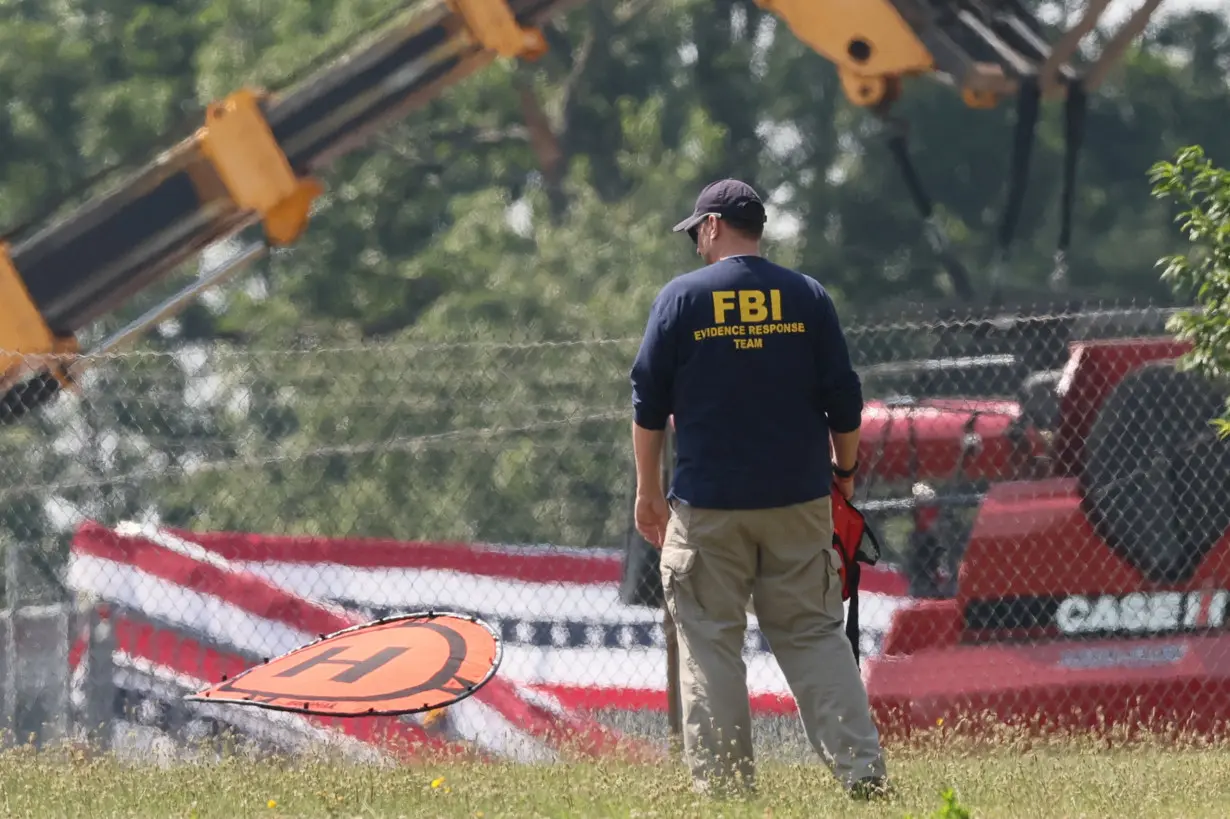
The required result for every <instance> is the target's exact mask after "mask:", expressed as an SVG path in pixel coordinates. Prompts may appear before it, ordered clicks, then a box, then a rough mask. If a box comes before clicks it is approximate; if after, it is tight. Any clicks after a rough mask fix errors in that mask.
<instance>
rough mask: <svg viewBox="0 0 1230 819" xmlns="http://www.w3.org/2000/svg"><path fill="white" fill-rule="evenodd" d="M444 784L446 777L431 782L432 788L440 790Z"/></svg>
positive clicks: (438, 777)
mask: <svg viewBox="0 0 1230 819" xmlns="http://www.w3.org/2000/svg"><path fill="white" fill-rule="evenodd" d="M443 784H444V777H442V776H437V777H436V778H435V779H433V780H431V787H432V788H438V787H440V786H441V785H443Z"/></svg>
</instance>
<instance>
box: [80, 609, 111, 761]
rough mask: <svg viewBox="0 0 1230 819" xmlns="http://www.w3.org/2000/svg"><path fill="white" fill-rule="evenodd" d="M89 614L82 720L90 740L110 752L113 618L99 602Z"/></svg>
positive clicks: (94, 744)
mask: <svg viewBox="0 0 1230 819" xmlns="http://www.w3.org/2000/svg"><path fill="white" fill-rule="evenodd" d="M86 618H87V628H88V632H87V634H88V637H87V640H86V657H85V663H86V673H85V680H84V682H83V689H84V692H85V702H84V703H83V706H82V709H81V710H82V720H83V721H84V723H85V725H84V733H85V736H86V743H87V744H88V745H89V746H90V747H92V748H95V749H97V750H98V751H100V752H106V751H108V750H110V748H111V732H112V720H113V719H114V718H115V671H114V668H113V662H114V651H115V634H114V633H113V631H112V629H111V623H110V621H109V620H107V619H106V618H104V617H102V616H101V615H100V614H99V610H98V607H97V606H90V608H89V611H88V612H87V614H86Z"/></svg>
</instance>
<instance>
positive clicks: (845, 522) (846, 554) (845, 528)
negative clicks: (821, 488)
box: [832, 481, 881, 662]
mask: <svg viewBox="0 0 1230 819" xmlns="http://www.w3.org/2000/svg"><path fill="white" fill-rule="evenodd" d="M832 498H833V548H834V549H836V550H837V554H839V555H840V556H841V599H842V600H849V601H850V610H849V612H848V613H847V614H846V637H847V638H849V640H850V647H851V648H852V649H853V650H854V661H855V662H858V661H859V650H858V643H859V627H858V583H859V578H860V576H861V574H862V566H860V565H859V564H860V563H862V564H866V565H868V566H874V565H875V564H876V563H878V562H879V560H880V554H881V550H880V541H879V540H878V539H877V538H876V535H875V532H874V531H872V529H871V527H870V526H868V525H867V519H866V518H864V517H863V513H862V512H860V511H859V510H858V509H856V508H855V506H854V504H852V503H850V502H849V501H848V500H846V497H845V495H843V494H841V491H840V490H839V489H838V488H837V482H836V481H834V482H833V492H832ZM864 544H867V545H868V548H864Z"/></svg>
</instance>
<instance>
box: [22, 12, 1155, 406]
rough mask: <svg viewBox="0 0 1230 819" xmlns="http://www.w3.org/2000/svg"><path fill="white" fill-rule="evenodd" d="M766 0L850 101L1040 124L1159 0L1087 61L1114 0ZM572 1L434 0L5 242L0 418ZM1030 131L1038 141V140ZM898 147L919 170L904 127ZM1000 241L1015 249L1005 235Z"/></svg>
mask: <svg viewBox="0 0 1230 819" xmlns="http://www.w3.org/2000/svg"><path fill="white" fill-rule="evenodd" d="M757 1H758V3H759V4H760V5H761V6H762V7H763V8H765V9H767V10H768V11H770V12H771V13H773V14H775V15H777V16H778V17H779V18H781V19H782V20H783V21H784V22H785V23H786V24H787V25H788V26H789V27H790V29H791V31H792V32H793V33H794V34H795V36H797V37H798V38H799V39H800V40H801V41H802V42H804V43H806V44H807V45H808V46H810V47H811V48H813V49H815V50H816V51H817V52H818V53H820V54H822V55H823V56H824V57H826V58H827V59H829V60H830V61H832V62H833V63H834V64H835V66H836V67H837V70H838V72H839V74H840V77H841V81H842V87H843V89H844V91H845V94H846V95H847V97H848V98H849V99H850V101H851V102H853V103H854V104H856V105H859V106H866V107H870V108H874V109H875V110H877V111H879V112H884V111H886V110H887V108H888V106H890V105H891V104H892V102H893V101H894V100H896V99H897V98H898V97H899V95H900V93H901V84H902V80H903V79H905V78H907V77H911V76H922V75H930V76H934V77H937V78H939V79H941V80H943V81H944V82H947V83H949V84H951V85H952V86H953V87H955V88H956V89H958V90H959V92H960V93H961V95H962V97H963V99H964V100H965V101H966V103H967V104H968V105H970V106H973V107H980V108H981V107H987V106H990V105H994V104H995V103H996V101H997V100H999V99H1001V98H1004V97H1011V96H1017V97H1019V98H1021V99H1022V100H1023V103H1022V112H1023V115H1024V116H1025V117H1027V118H1030V119H1029V121H1028V122H1027V123H1026V124H1027V125H1028V126H1029V129H1030V131H1031V129H1032V117H1033V116H1036V101H1037V99H1038V98H1040V97H1044V96H1050V95H1062V94H1065V93H1066V94H1068V96H1069V98H1070V99H1075V98H1083V95H1084V94H1085V93H1087V92H1088V91H1092V90H1094V89H1096V87H1097V86H1098V85H1099V84H1100V83H1101V82H1102V81H1103V80H1104V79H1105V77H1106V74H1107V72H1108V70H1109V67H1110V66H1111V65H1113V64H1114V62H1115V61H1117V60H1118V59H1119V57H1120V56H1121V55H1122V53H1123V50H1124V49H1125V48H1126V47H1127V45H1128V43H1129V42H1130V41H1131V40H1132V39H1133V38H1134V37H1136V36H1137V35H1138V34H1139V33H1140V32H1141V31H1142V30H1143V28H1144V26H1145V24H1146V23H1147V22H1148V20H1149V18H1150V17H1151V15H1152V14H1153V12H1154V11H1155V10H1156V8H1157V7H1158V5H1159V4H1160V0H1143V3H1142V5H1141V6H1140V7H1139V9H1138V10H1137V11H1136V12H1135V14H1133V15H1132V16H1131V18H1130V19H1129V20H1128V22H1127V23H1126V24H1125V25H1124V26H1123V27H1122V28H1121V29H1120V30H1119V32H1118V33H1117V35H1116V36H1115V37H1114V38H1113V39H1112V41H1111V43H1110V45H1109V46H1108V47H1107V48H1106V49H1105V51H1104V53H1103V54H1102V55H1101V57H1100V58H1099V59H1098V60H1097V61H1095V62H1093V63H1092V64H1091V65H1090V66H1089V67H1088V68H1087V69H1085V70H1084V71H1079V72H1078V71H1077V70H1076V69H1075V68H1074V67H1073V66H1072V65H1071V64H1070V60H1071V57H1072V56H1073V54H1074V53H1075V52H1076V48H1077V45H1078V43H1079V42H1080V39H1081V37H1083V36H1084V35H1085V34H1087V33H1089V31H1091V30H1092V28H1093V26H1094V25H1095V24H1096V22H1097V21H1098V19H1100V17H1101V16H1102V15H1103V13H1104V12H1105V10H1106V7H1107V5H1108V0H1089V2H1088V5H1087V7H1086V9H1085V12H1084V14H1083V15H1082V17H1081V18H1080V20H1079V22H1078V23H1077V25H1075V26H1074V27H1073V28H1072V29H1070V30H1069V31H1067V32H1064V33H1063V34H1062V35H1061V36H1060V37H1058V38H1057V39H1056V41H1055V43H1054V45H1049V44H1048V41H1047V39H1046V37H1045V35H1044V33H1043V28H1042V26H1041V25H1040V24H1039V23H1038V21H1037V20H1036V19H1035V18H1034V17H1033V16H1031V15H1030V14H1029V13H1028V12H1027V11H1026V10H1025V8H1024V7H1023V6H1022V5H1021V4H1020V3H1019V2H1016V0H757ZM578 2H580V0H436V2H433V3H429V4H428V5H426V6H425V7H423V8H422V9H421V10H419V11H418V12H417V13H415V14H414V15H413V17H412V18H411V19H410V20H409V22H407V23H404V24H401V25H398V26H396V27H394V28H393V29H392V30H390V31H389V32H387V33H386V34H384V35H383V36H382V37H380V38H379V39H378V40H377V41H376V42H375V43H373V44H371V45H369V46H367V47H366V48H364V49H362V50H361V51H359V52H358V53H356V54H354V55H352V56H351V57H350V58H349V59H347V60H345V61H342V62H341V63H339V64H338V65H335V66H330V67H327V68H324V69H322V70H320V71H318V72H317V73H316V74H315V75H314V76H312V77H310V78H309V79H308V80H306V81H305V82H303V83H302V84H300V85H299V86H297V87H296V88H294V89H292V90H290V91H289V92H287V93H285V94H283V95H280V96H277V97H275V96H272V95H269V94H266V93H264V92H263V91H261V90H259V89H239V90H237V91H235V92H234V93H232V94H231V95H229V96H227V97H226V98H225V99H222V100H219V101H217V102H215V103H213V104H212V105H210V106H209V107H208V109H207V111H206V114H205V121H204V122H203V123H202V125H201V127H200V128H199V129H198V130H197V132H196V133H195V134H193V135H192V136H191V137H190V138H188V139H186V140H184V141H182V142H180V143H179V144H178V145H175V146H173V147H171V148H170V149H169V150H168V151H167V152H165V153H164V154H162V155H160V156H158V157H156V158H154V159H152V160H151V161H150V163H149V164H148V165H146V166H145V167H144V168H142V169H141V170H140V171H139V172H138V173H137V174H135V175H134V176H133V177H131V178H129V179H128V180H127V181H126V182H124V183H123V184H122V185H121V186H119V187H118V188H117V189H116V190H114V191H112V192H110V193H107V194H105V195H103V196H100V197H97V198H96V199H94V200H92V201H89V202H87V203H86V204H85V205H83V206H82V207H80V208H78V209H77V210H75V211H74V212H72V213H70V214H69V215H68V216H67V217H65V218H63V219H62V220H59V221H57V222H55V223H53V224H49V225H45V226H41V227H40V226H36V229H35V230H34V232H32V233H30V234H29V235H26V236H23V237H22V238H20V239H18V240H17V241H15V242H12V243H8V242H3V243H0V423H5V422H6V421H12V420H14V419H16V418H19V417H21V416H22V415H23V414H24V413H26V412H27V411H29V410H30V409H32V408H34V407H36V406H38V405H40V404H42V403H44V402H45V401H47V400H49V399H51V398H52V397H54V396H55V395H56V394H57V393H58V392H60V391H61V390H62V389H65V388H71V386H72V385H73V383H74V377H75V376H76V375H77V373H78V372H79V371H80V369H81V368H82V367H84V366H86V365H87V364H88V363H89V360H90V355H91V354H95V353H99V352H106V351H109V350H112V349H114V348H116V347H117V346H120V345H122V344H125V343H128V342H129V341H131V340H132V339H134V338H136V337H138V336H140V335H141V333H143V332H144V331H145V330H147V329H148V328H149V327H150V326H151V325H153V324H154V323H156V322H158V321H162V320H165V319H166V318H168V317H170V316H172V315H174V314H175V313H176V312H178V311H179V310H182V309H183V307H184V306H186V305H187V304H188V303H190V302H191V301H192V300H193V299H194V298H196V297H197V296H198V295H199V294H200V293H201V292H202V291H203V290H205V289H207V288H208V287H211V286H215V285H216V284H217V283H219V282H221V281H222V280H223V279H225V278H226V277H227V276H229V275H231V274H233V273H234V272H235V271H236V270H237V269H239V268H240V267H241V266H242V265H243V264H245V263H247V262H248V261H250V260H252V259H254V258H257V257H258V256H260V255H261V253H262V252H263V251H264V250H265V249H267V248H268V247H271V246H283V245H288V244H291V243H293V242H295V241H296V240H297V239H298V238H299V236H300V235H301V234H302V233H303V231H304V230H305V229H306V227H307V224H308V214H309V211H310V207H311V204H312V201H313V200H314V198H315V197H317V196H319V195H320V193H321V192H322V187H321V185H320V184H319V183H318V182H317V181H316V180H315V178H314V177H313V174H314V173H317V172H319V170H320V169H322V168H324V167H327V166H328V165H329V164H331V163H332V162H333V161H335V160H336V159H337V158H338V157H340V156H342V155H344V154H346V153H348V152H350V151H353V150H354V149H356V148H358V147H360V146H362V145H363V144H365V142H366V140H367V139H368V138H369V137H370V136H371V134H372V133H373V132H374V131H376V130H379V129H381V128H383V127H384V126H386V125H388V124H389V123H390V122H392V121H394V120H397V119H400V118H402V117H404V116H405V115H406V114H407V113H408V112H409V111H411V110H414V109H416V108H419V107H421V106H423V105H424V104H425V103H426V102H428V101H429V100H431V99H432V98H434V97H436V96H438V95H439V94H441V93H443V92H444V91H445V90H446V89H447V88H449V87H450V86H452V85H455V84H456V83H458V82H460V81H461V80H462V79H464V78H465V77H466V76H468V75H469V74H471V73H473V72H474V71H476V70H478V69H479V68H481V67H483V66H485V65H486V64H487V63H489V62H490V61H491V60H493V59H495V58H496V57H507V58H520V59H534V58H536V57H538V56H539V55H541V54H542V53H544V51H545V50H546V44H545V40H544V38H543V36H542V34H541V32H540V30H539V28H538V27H539V26H541V25H542V24H544V23H545V22H547V21H548V20H549V19H550V18H552V17H554V16H557V15H559V14H561V13H563V12H564V11H565V10H567V9H568V8H570V7H571V6H574V5H576V4H577V3H578ZM1031 106H1032V107H1031ZM1074 116H1075V115H1074ZM1022 121H1024V120H1022ZM1074 121H1075V120H1074ZM1023 136H1024V137H1030V136H1031V133H1030V134H1024V135H1023ZM1020 142H1021V144H1020V145H1018V148H1019V149H1020V150H1023V151H1024V155H1025V156H1026V157H1027V154H1028V145H1029V139H1028V138H1023V139H1022V140H1021V141H1020ZM1022 146H1024V147H1022ZM894 153H895V155H896V156H897V157H898V160H899V161H901V162H902V163H903V168H904V169H905V170H906V172H907V179H909V177H910V175H912V168H910V167H909V164H908V158H907V157H906V154H905V152H904V142H903V141H900V142H899V144H897V145H895V147H894ZM1073 161H1074V160H1073ZM1017 164H1019V163H1017ZM1073 168H1074V165H1073ZM1018 170H1019V168H1018ZM1068 176H1070V174H1068ZM1021 184H1022V185H1023V179H1022V180H1021ZM911 190H912V193H913V194H914V196H915V199H916V201H917V202H918V204H919V207H920V209H921V210H922V211H923V215H924V217H928V216H929V215H930V213H929V208H930V206H929V202H928V201H927V200H926V197H925V194H922V193H921V189H920V188H918V186H917V185H916V184H915V183H914V182H911ZM1012 210H1013V208H1012V207H1011V206H1010V207H1009V211H1012ZM1007 218H1008V217H1006V219H1007ZM1012 219H1013V220H1014V219H1015V216H1014V215H1012ZM258 224H260V225H262V226H263V233H264V239H263V241H261V242H258V243H256V244H254V245H252V246H249V247H248V248H247V249H245V250H244V251H242V252H241V253H239V254H238V255H237V256H235V257H233V258H232V259H231V260H229V261H228V262H226V263H225V264H223V265H222V266H221V267H220V268H218V269H216V270H214V271H210V272H208V273H206V274H204V275H203V276H201V277H200V278H199V279H198V280H197V281H195V282H193V284H191V285H189V286H188V287H187V288H185V289H184V290H182V291H180V292H179V293H177V294H176V295H175V296H173V297H171V298H170V299H168V300H167V301H165V302H164V303H162V304H161V305H159V306H158V307H156V308H154V309H153V310H151V311H150V312H148V313H147V314H146V315H144V316H142V317H140V318H139V319H137V320H136V321H135V322H133V323H132V324H131V325H129V326H128V327H126V328H124V329H123V330H122V331H120V332H119V333H117V334H115V335H113V336H112V337H111V338H109V339H107V340H106V341H104V342H103V344H102V345H101V347H100V348H99V349H97V350H93V351H90V352H89V353H85V354H83V353H82V351H81V350H80V349H79V347H78V343H77V340H76V339H77V334H78V333H79V332H80V331H81V330H82V329H84V328H85V327H87V326H88V325H89V324H90V323H92V322H93V321H95V320H96V319H98V318H99V317H101V316H104V315H106V314H109V313H112V312H114V311H115V310H116V309H118V308H120V307H121V306H123V305H124V304H126V303H128V302H129V301H130V300H131V299H132V297H133V296H134V295H135V294H136V293H138V292H140V291H142V290H144V289H145V288H147V287H149V286H151V285H152V284H154V283H156V282H158V281H160V280H162V279H164V278H165V277H166V276H168V275H169V274H170V273H171V271H172V270H174V269H175V268H176V267H177V266H178V265H179V264H181V263H183V262H185V261H187V260H189V259H190V258H192V257H194V256H196V255H197V254H199V253H200V252H201V251H203V250H204V249H205V248H207V247H208V246H210V245H211V244H213V243H215V242H218V241H219V240H222V239H226V238H228V237H231V236H234V235H235V234H237V233H239V232H241V231H243V230H246V229H247V228H249V227H253V226H255V225H258ZM1005 225H1006V229H1005V230H1004V231H1003V233H1004V236H1001V240H1002V239H1004V237H1005V236H1006V237H1009V238H1010V234H1011V224H1010V222H1006V223H1005ZM1001 244H1002V245H1003V248H1002V249H1003V250H1004V252H1005V253H1006V246H1007V242H1006V241H1002V242H1001ZM1061 249H1062V246H1061ZM950 273H951V274H952V275H953V277H954V281H958V289H961V290H968V282H966V283H965V285H964V286H962V285H960V283H959V279H960V278H961V274H960V272H959V271H958V270H957V269H956V267H955V266H954V265H950Z"/></svg>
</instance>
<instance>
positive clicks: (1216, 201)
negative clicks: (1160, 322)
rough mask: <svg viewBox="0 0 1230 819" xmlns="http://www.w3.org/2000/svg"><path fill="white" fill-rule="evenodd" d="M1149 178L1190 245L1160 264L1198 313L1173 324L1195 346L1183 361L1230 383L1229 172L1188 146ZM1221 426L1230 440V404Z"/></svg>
mask: <svg viewBox="0 0 1230 819" xmlns="http://www.w3.org/2000/svg"><path fill="white" fill-rule="evenodd" d="M1150 176H1151V178H1152V180H1153V183H1154V193H1155V195H1157V196H1158V197H1163V198H1167V199H1170V200H1172V201H1174V202H1175V203H1176V204H1177V205H1178V207H1179V209H1180V212H1179V215H1178V216H1177V217H1176V221H1177V222H1178V223H1179V225H1180V229H1181V231H1182V233H1183V235H1184V236H1185V237H1186V238H1187V240H1188V241H1189V242H1190V243H1191V248H1190V250H1189V251H1188V252H1187V253H1182V254H1174V255H1171V256H1167V257H1165V258H1163V259H1162V260H1161V264H1162V265H1164V266H1165V270H1164V271H1163V273H1162V278H1163V279H1164V280H1165V281H1167V282H1169V283H1170V285H1171V286H1172V287H1173V288H1174V289H1175V291H1176V292H1177V293H1179V294H1180V296H1181V297H1182V298H1184V299H1189V298H1190V299H1193V300H1194V301H1195V303H1196V305H1197V306H1198V308H1199V309H1196V310H1184V311H1182V312H1180V313H1177V314H1176V315H1175V317H1174V320H1173V329H1174V330H1175V331H1176V334H1177V335H1178V337H1179V338H1181V339H1183V340H1185V341H1190V342H1191V343H1192V351H1191V352H1190V353H1188V354H1187V355H1186V356H1184V361H1185V363H1186V364H1187V365H1189V366H1191V367H1192V368H1194V369H1196V370H1198V371H1199V372H1201V373H1203V374H1204V375H1207V376H1209V377H1211V378H1217V379H1225V378H1226V377H1227V376H1230V171H1227V170H1226V169H1224V168H1220V167H1217V166H1216V165H1214V164H1213V161H1212V160H1211V159H1209V158H1207V157H1206V156H1205V154H1204V150H1203V149H1202V148H1200V147H1199V146H1189V147H1185V148H1183V149H1182V150H1181V151H1179V152H1178V153H1176V154H1175V159H1174V161H1173V162H1159V163H1157V164H1156V165H1154V166H1153V168H1152V169H1151V171H1150ZM1216 423H1217V425H1218V427H1219V429H1220V430H1221V433H1222V435H1223V436H1226V437H1230V402H1228V403H1227V406H1226V413H1225V415H1224V416H1223V417H1222V418H1221V419H1218V421H1217V422H1216Z"/></svg>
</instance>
